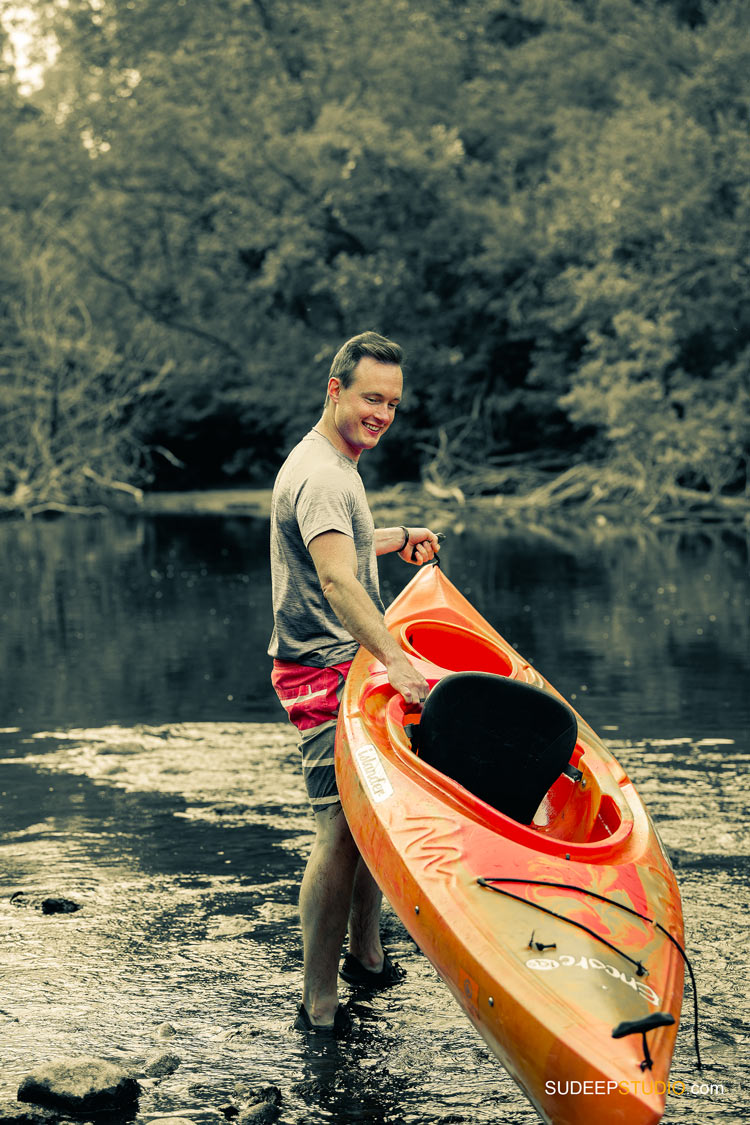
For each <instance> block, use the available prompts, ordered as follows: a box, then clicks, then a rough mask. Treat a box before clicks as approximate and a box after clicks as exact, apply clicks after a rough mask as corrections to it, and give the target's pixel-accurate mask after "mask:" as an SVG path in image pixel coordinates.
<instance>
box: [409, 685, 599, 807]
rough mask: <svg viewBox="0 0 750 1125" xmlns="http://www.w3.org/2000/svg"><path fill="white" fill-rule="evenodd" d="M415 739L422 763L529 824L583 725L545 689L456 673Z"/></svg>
mask: <svg viewBox="0 0 750 1125" xmlns="http://www.w3.org/2000/svg"><path fill="white" fill-rule="evenodd" d="M410 733H411V735H412V749H413V750H414V751H415V752H417V753H418V754H419V756H420V758H422V760H423V761H425V762H427V763H429V765H431V766H433V767H434V768H435V769H437V770H440V772H441V773H444V774H447V775H448V777H452V778H453V779H454V780H455V781H457V782H458V783H459V784H460V785H463V787H464V788H465V789H468V790H469V791H470V792H471V793H473V794H475V796H477V797H480V798H481V799H482V800H483V801H486V803H487V804H488V805H492V807H493V808H495V809H497V810H498V811H499V812H502V813H504V814H505V815H506V816H509V817H511V818H512V819H513V820H517V821H519V822H520V823H521V824H530V823H531V821H532V820H533V818H534V814H535V812H536V811H537V809H538V808H539V805H540V804H541V802H542V799H543V797H544V795H545V793H546V792H547V790H548V789H549V788H550V786H551V785H553V784H554V782H555V781H556V780H557V778H558V777H559V776H560V774H561V773H563V771H565V769H566V766H567V765H568V762H569V761H570V758H571V755H572V753H573V751H574V749H575V745H576V738H577V735H578V723H577V721H576V717H575V715H574V713H573V711H572V710H571V709H570V707H568V706H567V705H566V704H565V703H563V702H562V701H561V700H559V699H558V698H557V697H556V696H554V695H551V694H550V693H549V692H547V691H544V690H542V689H541V688H537V687H534V686H533V685H531V684H524V683H519V682H518V681H517V680H511V679H508V678H507V677H506V676H496V675H493V674H492V673H490V672H454V673H452V674H451V675H448V676H444V677H443V679H441V680H439V681H438V682H437V684H436V685H435V687H434V688H433V689H432V691H431V692H430V694H429V695H428V697H427V700H426V702H425V705H424V709H423V711H422V719H421V722H420V723H419V724H418V725H416V726H414V727H412V728H410Z"/></svg>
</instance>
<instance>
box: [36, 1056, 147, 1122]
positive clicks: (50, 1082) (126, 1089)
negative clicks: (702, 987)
mask: <svg viewBox="0 0 750 1125" xmlns="http://www.w3.org/2000/svg"><path fill="white" fill-rule="evenodd" d="M139 1093H140V1086H139V1085H138V1083H137V1082H136V1080H135V1079H134V1078H131V1077H130V1075H128V1074H126V1073H125V1071H124V1070H122V1069H121V1068H120V1067H119V1066H116V1065H115V1064H114V1063H111V1062H107V1061H106V1060H104V1059H92V1058H85V1057H84V1058H68V1059H56V1060H55V1061H53V1062H50V1063H47V1064H46V1065H45V1066H41V1067H39V1069H38V1070H36V1071H34V1073H33V1074H29V1075H27V1077H26V1078H24V1080H23V1082H22V1083H21V1085H20V1086H19V1088H18V1095H17V1097H18V1100H19V1101H20V1102H33V1103H34V1104H35V1105H42V1106H49V1107H50V1108H52V1109H64V1110H68V1111H69V1112H71V1113H101V1112H102V1111H107V1110H110V1111H111V1110H127V1109H131V1108H133V1107H134V1106H135V1105H136V1104H137V1102H138V1095H139Z"/></svg>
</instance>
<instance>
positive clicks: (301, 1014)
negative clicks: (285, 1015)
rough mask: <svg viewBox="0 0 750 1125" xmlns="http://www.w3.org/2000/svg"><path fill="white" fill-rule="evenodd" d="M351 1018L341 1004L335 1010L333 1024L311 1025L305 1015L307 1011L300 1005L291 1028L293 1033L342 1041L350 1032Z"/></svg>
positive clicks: (310, 1021)
mask: <svg viewBox="0 0 750 1125" xmlns="http://www.w3.org/2000/svg"><path fill="white" fill-rule="evenodd" d="M352 1026H353V1024H352V1017H351V1016H350V1014H349V1011H348V1009H347V1008H345V1007H344V1005H343V1004H339V1006H338V1008H337V1009H336V1014H335V1016H334V1017H333V1023H329V1024H317V1023H313V1022H312V1020H311V1019H310V1017H309V1015H308V1014H307V1009H306V1008H305V1005H304V1004H300V1006H299V1008H298V1009H297V1018H296V1019H295V1021H294V1023H293V1024H292V1027H293V1028H294V1030H295V1031H302V1032H304V1033H305V1034H306V1035H309V1034H312V1035H320V1036H323V1037H324V1038H329V1039H344V1038H346V1036H347V1035H348V1034H349V1033H350V1032H351V1030H352Z"/></svg>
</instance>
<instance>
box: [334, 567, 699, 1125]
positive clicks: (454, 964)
mask: <svg viewBox="0 0 750 1125" xmlns="http://www.w3.org/2000/svg"><path fill="white" fill-rule="evenodd" d="M386 622H387V624H388V626H389V628H390V629H391V631H392V632H393V633H394V635H395V636H397V637H398V638H399V640H400V643H401V644H402V647H404V649H405V651H407V652H408V653H409V654H410V655H411V656H412V658H413V659H414V661H415V663H417V665H418V667H419V668H420V669H421V670H422V672H423V674H424V675H425V677H426V679H427V680H428V682H429V683H430V686H431V688H433V689H436V686H437V685H439V684H443V685H444V684H446V683H447V681H448V679H449V678H450V677H451V676H452V675H453V674H454V673H461V672H464V671H467V670H471V671H472V672H474V671H476V672H479V673H484V674H485V675H487V674H489V676H491V677H503V678H505V679H507V680H509V681H511V680H512V681H516V682H517V684H520V685H529V686H531V687H532V688H535V689H537V690H538V689H542V690H543V691H544V692H545V693H547V695H549V696H551V697H553V698H555V699H557V700H559V699H560V698H561V697H560V696H559V695H558V693H556V692H554V690H553V689H552V688H550V686H549V685H548V684H547V683H546V681H544V680H543V678H542V677H541V676H540V675H539V674H538V673H537V672H536V671H535V670H534V669H533V668H531V666H530V665H529V664H528V663H527V662H525V661H524V660H523V659H522V657H520V655H519V654H518V653H517V652H515V650H514V649H512V648H511V646H509V645H508V644H507V642H506V641H504V639H503V638H502V637H501V636H500V635H499V634H498V633H496V632H495V631H494V630H493V629H492V627H491V626H490V625H489V624H488V623H487V622H485V621H484V620H483V619H482V618H481V617H480V615H479V614H478V613H477V612H476V610H474V609H473V607H471V605H470V603H468V602H467V601H466V600H465V599H464V598H463V597H462V595H460V594H459V593H458V591H457V590H456V589H455V587H453V586H452V585H451V584H450V583H449V582H448V580H447V579H445V577H444V575H443V574H442V573H441V572H440V571H439V570H438V568H436V567H434V568H430V570H425V571H422V572H420V574H418V575H417V578H416V579H414V580H413V581H412V583H410V585H409V586H408V587H407V588H406V590H405V591H404V592H403V593H402V594H401V595H400V597H399V598H397V599H396V601H395V602H394V603H393V605H392V606H391V608H390V609H389V611H388V613H387V616H386ZM436 694H437V693H436ZM458 698H459V699H460V696H459V697H458ZM449 713H450V709H448V710H447V711H446V712H445V714H446V715H449ZM464 718H465V722H464V723H463V724H462V723H457V725H456V733H455V737H454V740H453V745H452V747H451V748H450V749H449V752H448V754H447V757H446V758H445V760H443V761H442V762H441V766H442V768H440V769H438V768H436V767H435V765H432V764H430V762H428V761H427V760H425V758H424V757H422V756H420V755H419V753H418V752H415V748H414V747H415V745H416V744H417V743H418V741H419V727H420V724H421V719H422V713H421V712H420V711H419V710H417V709H414V708H410V707H408V706H406V705H405V704H404V701H403V699H402V698H401V697H400V696H398V695H396V694H395V693H394V691H393V689H392V688H391V687H390V685H389V683H388V680H387V676H386V673H385V669H384V668H383V667H382V665H380V664H379V663H378V662H377V661H376V660H375V659H374V658H373V657H372V656H371V655H370V654H369V653H367V652H365V651H364V650H360V653H359V654H358V656H357V657H356V659H355V661H354V664H353V665H352V669H351V671H350V673H349V677H348V679H347V684H346V687H345V692H344V700H343V703H342V708H341V715H340V719H339V732H338V737H337V752H336V759H337V773H338V776H339V788H340V792H341V797H342V803H343V806H344V809H345V812H346V814H347V817H348V819H349V822H350V825H351V827H352V832H353V834H354V836H355V839H356V841H357V844H358V846H359V848H360V851H361V852H362V855H363V856H364V858H365V861H366V862H367V863H368V865H369V866H370V868H371V870H372V872H373V874H374V876H375V878H376V879H377V881H378V883H379V884H380V886H381V888H382V890H383V892H384V894H385V896H386V898H387V899H388V900H389V901H390V903H391V904H392V906H393V908H394V909H395V910H396V912H397V913H398V914H399V916H400V917H401V919H402V921H403V922H404V925H405V926H406V928H407V929H408V930H409V932H410V933H411V934H412V936H413V937H414V939H415V940H416V941H417V943H418V944H419V945H420V947H421V948H422V950H423V952H424V953H425V954H426V956H427V957H428V958H429V959H430V960H431V961H432V963H433V965H434V966H435V967H436V969H437V970H438V972H439V973H440V975H441V976H442V977H443V979H444V980H445V982H446V983H447V985H448V987H449V988H450V990H451V992H452V993H453V995H454V997H455V998H456V999H457V1000H458V1002H459V1004H460V1005H461V1006H462V1008H463V1009H464V1011H465V1012H466V1014H467V1015H468V1017H469V1018H470V1019H471V1021H472V1022H473V1023H474V1025H475V1027H476V1028H477V1030H478V1031H479V1032H480V1034H481V1035H482V1036H483V1037H484V1038H485V1040H486V1041H487V1043H488V1044H489V1045H490V1047H491V1049H492V1050H493V1052H494V1053H495V1054H496V1056H497V1057H498V1058H499V1059H500V1061H501V1062H502V1063H503V1064H504V1065H505V1067H506V1068H507V1069H508V1071H509V1072H510V1073H511V1074H512V1075H513V1077H514V1078H515V1079H516V1081H517V1082H518V1083H519V1085H521V1087H522V1088H523V1089H524V1090H525V1091H526V1093H527V1095H528V1096H529V1098H530V1099H531V1101H532V1102H533V1104H534V1105H535V1106H536V1107H537V1109H538V1110H539V1112H540V1113H541V1114H542V1116H543V1117H544V1119H545V1120H548V1121H554V1122H555V1125H558V1123H559V1125H564V1123H566V1122H570V1123H571V1125H572V1123H573V1122H576V1123H578V1122H584V1121H588V1120H591V1121H597V1122H598V1121H601V1122H609V1121H612V1122H614V1121H620V1120H621V1121H623V1122H626V1121H627V1122H633V1123H640V1125H645V1123H647V1122H649V1123H651V1122H656V1121H658V1120H659V1118H660V1116H661V1114H662V1113H663V1109H664V1097H663V1094H661V1093H659V1092H658V1089H657V1092H656V1093H654V1092H653V1090H652V1092H651V1093H648V1092H644V1090H643V1089H642V1085H643V1075H644V1071H643V1070H642V1069H641V1066H642V1064H643V1063H644V1050H643V1043H642V1038H643V1037H642V1036H641V1035H637V1034H636V1035H630V1036H626V1037H624V1038H622V1039H613V1038H612V1032H613V1030H614V1029H615V1028H616V1027H617V1026H618V1025H619V1024H620V1023H621V1022H622V1021H635V1022H636V1024H637V1023H638V1022H639V1021H641V1020H643V1019H644V1018H647V1017H653V1016H654V1014H655V1013H660V1012H661V1013H665V1017H664V1018H665V1020H666V1019H673V1020H674V1022H673V1023H671V1024H667V1023H666V1022H665V1024H664V1026H659V1027H657V1028H655V1029H654V1030H652V1031H650V1032H649V1034H648V1046H649V1048H650V1053H651V1056H652V1068H651V1069H649V1070H648V1074H647V1077H648V1079H649V1081H651V1084H652V1086H653V1085H654V1084H655V1083H660V1082H661V1083H662V1084H663V1083H664V1082H665V1080H666V1078H667V1076H668V1071H669V1064H670V1061H671V1056H672V1052H673V1049H674V1041H675V1037H676V1033H677V1020H678V1019H679V1012H680V1005H681V997H682V980H683V966H682V960H681V958H680V956H679V953H678V951H677V950H676V949H675V947H674V945H673V943H672V942H671V941H670V940H669V938H668V937H667V936H665V934H666V933H669V934H671V935H672V937H674V939H675V940H676V941H678V942H681V941H682V917H681V909H680V902H679V893H678V891H677V887H676V884H675V881H674V876H673V873H672V871H671V867H670V865H669V862H668V860H667V859H666V857H665V856H664V854H663V852H662V849H661V847H660V845H659V842H658V838H657V836H656V833H655V830H654V828H653V825H652V824H651V822H650V819H649V817H648V814H647V813H646V810H645V809H644V807H643V805H642V803H641V801H640V799H639V797H638V795H637V793H636V791H635V789H634V787H633V785H632V783H631V781H630V779H629V778H628V777H627V775H626V773H625V771H624V770H623V769H622V768H621V766H620V765H619V763H618V762H617V761H616V760H615V759H614V758H613V756H612V755H611V754H610V753H609V751H608V750H607V749H606V747H604V745H603V744H602V743H601V742H600V740H599V739H598V738H597V736H596V735H595V734H594V732H593V731H591V729H590V728H589V727H588V726H587V724H585V723H584V722H583V720H582V719H580V717H579V716H578V717H577V720H578V722H577V737H575V740H574V747H573V748H572V750H571V753H570V758H569V765H570V770H569V772H561V773H560V774H559V776H557V777H556V779H555V780H554V781H553V783H552V784H551V785H550V786H549V788H548V789H547V790H546V792H545V793H544V795H543V796H542V798H541V800H540V801H539V804H538V807H537V808H536V811H535V812H534V814H533V816H532V817H531V818H530V819H529V820H528V822H525V823H524V822H521V821H519V820H516V819H514V818H513V817H511V816H508V815H507V814H506V813H504V812H502V811H501V810H500V809H499V808H498V807H496V804H497V802H495V803H492V802H490V801H487V800H485V799H483V796H482V795H481V793H479V792H476V791H474V789H476V788H481V786H474V787H473V788H467V787H466V786H465V785H463V784H461V782H460V781H457V780H456V778H455V777H453V776H451V773H452V772H456V773H460V772H461V771H460V770H459V769H455V770H452V769H451V762H452V761H453V762H455V763H456V765H457V766H458V765H461V766H464V765H465V760H466V759H467V758H469V757H470V756H471V754H472V753H473V751H474V747H473V746H472V740H473V738H474V735H473V734H472V729H473V725H472V715H471V714H467V715H466V716H464ZM444 725H445V724H444ZM462 730H463V732H464V733H463V735H462ZM483 752H484V751H483ZM524 762H525V757H524V743H523V739H521V740H520V741H519V742H518V745H517V749H516V751H515V753H509V754H508V755H506V758H505V759H504V761H503V762H502V765H501V766H500V767H499V768H500V771H501V772H502V774H503V777H504V778H505V779H506V780H507V785H508V787H510V788H512V787H513V784H514V777H516V776H517V775H518V774H519V772H521V771H522V770H523V765H524ZM500 789H501V790H502V785H501V786H500ZM660 1018H661V1017H660ZM566 1081H580V1082H598V1083H600V1084H601V1083H604V1084H605V1085H606V1084H609V1090H608V1092H607V1093H606V1094H605V1095H602V1092H601V1087H600V1088H599V1089H598V1090H597V1092H596V1094H594V1095H592V1098H590V1099H588V1100H587V1097H586V1096H584V1095H583V1094H582V1095H581V1096H578V1097H566V1096H564V1095H563V1094H562V1093H561V1092H560V1084H561V1083H563V1082H566ZM639 1082H640V1083H641V1086H640V1087H639V1085H638V1083H639ZM618 1083H619V1084H620V1088H619V1091H618V1090H617V1089H616V1087H617V1084H618ZM626 1094H627V1096H626ZM592 1099H593V1100H592ZM587 1107H588V1108H587ZM623 1114H625V1116H622V1115H623Z"/></svg>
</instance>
